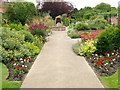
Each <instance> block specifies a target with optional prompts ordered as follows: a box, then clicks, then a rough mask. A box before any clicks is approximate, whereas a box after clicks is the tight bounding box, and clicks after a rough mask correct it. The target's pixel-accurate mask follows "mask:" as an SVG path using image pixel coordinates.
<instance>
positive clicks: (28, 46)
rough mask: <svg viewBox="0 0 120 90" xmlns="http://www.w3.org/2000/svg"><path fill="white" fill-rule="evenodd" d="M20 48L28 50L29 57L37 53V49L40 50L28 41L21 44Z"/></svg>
mask: <svg viewBox="0 0 120 90" xmlns="http://www.w3.org/2000/svg"><path fill="white" fill-rule="evenodd" d="M22 48H23V49H24V48H25V49H26V50H29V52H30V56H31V57H34V56H35V55H37V54H39V51H40V50H39V48H38V47H37V46H34V45H33V44H31V43H29V42H25V43H24V44H23V45H22Z"/></svg>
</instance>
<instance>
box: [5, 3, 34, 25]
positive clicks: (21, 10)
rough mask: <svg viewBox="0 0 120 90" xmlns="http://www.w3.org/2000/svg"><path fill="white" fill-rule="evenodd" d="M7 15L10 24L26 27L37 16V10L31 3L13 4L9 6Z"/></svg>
mask: <svg viewBox="0 0 120 90" xmlns="http://www.w3.org/2000/svg"><path fill="white" fill-rule="evenodd" d="M5 15H6V16H7V18H8V20H9V21H10V22H12V23H13V22H15V23H21V24H23V25H24V24H25V23H26V22H27V21H29V20H30V19H31V18H32V17H33V16H35V15H36V8H35V6H34V4H33V3H31V2H12V3H10V4H8V6H7V8H6V12H5Z"/></svg>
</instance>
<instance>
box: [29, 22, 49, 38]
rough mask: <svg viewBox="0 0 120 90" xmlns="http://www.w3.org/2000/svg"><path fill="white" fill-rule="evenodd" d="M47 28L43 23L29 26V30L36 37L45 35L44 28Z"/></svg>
mask: <svg viewBox="0 0 120 90" xmlns="http://www.w3.org/2000/svg"><path fill="white" fill-rule="evenodd" d="M47 29H48V27H46V26H45V25H44V24H42V23H41V24H35V25H31V26H30V27H29V30H30V31H31V33H32V34H33V35H37V36H38V37H40V36H43V37H45V35H46V30H47Z"/></svg>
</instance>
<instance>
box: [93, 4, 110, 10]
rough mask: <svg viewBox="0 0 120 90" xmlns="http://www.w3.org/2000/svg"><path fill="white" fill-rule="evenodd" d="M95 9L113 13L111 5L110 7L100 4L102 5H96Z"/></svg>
mask: <svg viewBox="0 0 120 90" xmlns="http://www.w3.org/2000/svg"><path fill="white" fill-rule="evenodd" d="M95 9H96V10H98V11H100V12H109V11H111V5H109V4H107V3H100V4H98V5H96V7H95Z"/></svg>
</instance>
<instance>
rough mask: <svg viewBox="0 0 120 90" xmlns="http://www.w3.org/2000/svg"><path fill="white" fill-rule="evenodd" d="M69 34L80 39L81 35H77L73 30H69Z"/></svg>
mask: <svg viewBox="0 0 120 90" xmlns="http://www.w3.org/2000/svg"><path fill="white" fill-rule="evenodd" d="M67 34H68V36H69V37H71V38H80V34H78V33H76V32H75V30H74V29H73V28H69V29H68V31H67Z"/></svg>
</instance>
